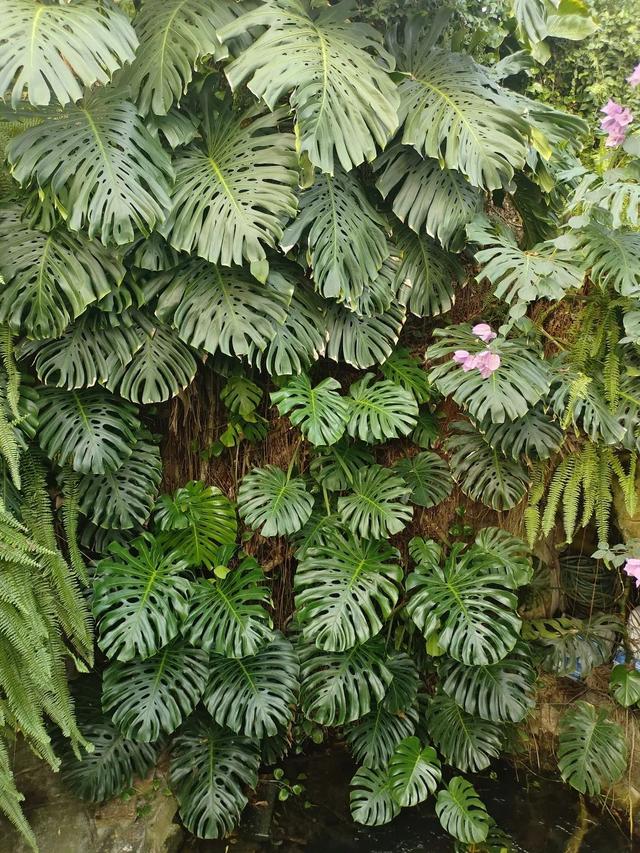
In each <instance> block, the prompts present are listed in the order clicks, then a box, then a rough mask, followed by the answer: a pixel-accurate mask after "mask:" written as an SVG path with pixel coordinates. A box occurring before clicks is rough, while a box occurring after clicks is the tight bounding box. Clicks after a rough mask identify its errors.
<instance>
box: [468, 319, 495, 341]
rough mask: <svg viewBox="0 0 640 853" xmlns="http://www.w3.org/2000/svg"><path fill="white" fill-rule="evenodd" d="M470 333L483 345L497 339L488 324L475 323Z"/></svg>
mask: <svg viewBox="0 0 640 853" xmlns="http://www.w3.org/2000/svg"><path fill="white" fill-rule="evenodd" d="M471 331H472V332H473V334H474V335H475V336H476V337H477V338H480V340H481V341H484V342H485V344H488V343H489V342H490V341H492V340H494V338H497V337H498V336H497V335H496V333H495V332H494V331H493V329H492V328H491V326H490V325H489V324H488V323H477V324H476V325H475V326H474V327H473V329H471Z"/></svg>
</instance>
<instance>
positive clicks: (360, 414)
mask: <svg viewBox="0 0 640 853" xmlns="http://www.w3.org/2000/svg"><path fill="white" fill-rule="evenodd" d="M349 395H350V397H351V400H349V404H350V408H351V414H350V417H349V422H348V423H347V432H348V433H349V435H350V436H351V437H352V438H360V439H361V440H362V441H366V442H368V443H370V444H373V443H375V442H382V441H384V440H385V439H389V438H397V437H398V436H401V435H408V434H409V433H410V432H411V430H412V429H413V427H414V426H415V424H416V420H417V417H418V405H417V403H416V401H415V397H414V396H413V394H411V393H409V392H408V391H405V389H404V388H402V386H401V385H396V384H395V383H394V382H389V381H388V380H386V379H384V380H382V381H379V382H376V381H375V377H374V374H373V373H366V374H365V375H364V376H363V378H362V379H360V380H359V381H358V382H354V383H353V385H352V386H351V387H350V388H349Z"/></svg>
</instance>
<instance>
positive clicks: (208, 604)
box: [182, 557, 272, 658]
mask: <svg viewBox="0 0 640 853" xmlns="http://www.w3.org/2000/svg"><path fill="white" fill-rule="evenodd" d="M192 589H193V591H192V594H191V602H190V605H189V613H188V616H187V618H186V620H185V622H184V624H183V626H182V633H183V634H184V636H185V637H186V638H187V640H188V641H189V642H190V643H191V644H192V645H193V646H197V647H198V648H203V649H206V650H207V651H211V652H214V653H215V654H217V655H224V656H225V657H230V658H243V657H246V656H247V655H255V654H256V653H257V652H258V651H259V650H260V649H261V648H262V647H263V646H264V644H265V643H267V642H268V641H269V640H270V639H271V636H272V631H271V628H270V627H269V614H268V613H267V610H266V607H267V605H268V603H269V588H268V587H267V586H266V584H265V583H264V574H263V573H262V570H261V569H260V567H259V566H258V564H257V563H256V561H255V560H254V559H253V558H252V557H247V558H245V559H244V560H243V561H242V562H241V563H240V565H239V566H238V567H237V568H235V569H234V570H233V571H231V572H229V574H228V575H227V576H226V577H225V578H224V579H222V580H221V579H218V578H210V579H209V578H200V579H199V580H197V581H196V582H195V584H193V588H192Z"/></svg>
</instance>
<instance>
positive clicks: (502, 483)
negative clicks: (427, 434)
mask: <svg viewBox="0 0 640 853" xmlns="http://www.w3.org/2000/svg"><path fill="white" fill-rule="evenodd" d="M445 446H446V448H447V450H448V451H449V453H450V457H449V466H450V468H451V473H452V474H453V478H454V480H456V482H457V483H458V485H459V486H460V488H461V489H462V491H463V492H464V493H465V495H468V496H469V497H470V498H472V499H473V500H475V501H480V502H481V503H483V504H484V505H485V506H488V507H491V508H492V509H496V510H499V511H501V510H505V509H511V508H512V507H514V506H516V504H518V503H520V501H521V500H522V498H523V497H524V496H525V494H526V492H527V487H528V485H529V472H528V470H527V469H526V468H525V467H524V465H523V464H522V462H520V461H518V462H516V461H515V460H513V459H508V458H507V457H506V456H502V455H501V454H500V453H498V451H497V450H494V449H493V448H492V447H491V445H490V444H489V443H488V441H487V439H486V437H485V436H483V435H482V434H481V433H479V432H478V431H477V430H476V429H475V427H474V426H473V425H472V424H470V423H468V422H467V421H455V422H454V423H453V424H452V432H451V434H450V436H449V438H448V439H447V441H446V442H445Z"/></svg>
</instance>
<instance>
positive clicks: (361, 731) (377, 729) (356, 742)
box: [345, 702, 418, 769]
mask: <svg viewBox="0 0 640 853" xmlns="http://www.w3.org/2000/svg"><path fill="white" fill-rule="evenodd" d="M417 722H418V713H417V711H416V710H415V708H408V709H407V711H406V713H403V714H392V713H391V712H390V711H388V710H387V709H386V708H385V707H384V704H383V703H382V702H381V703H380V704H379V705H377V706H376V708H375V709H374V710H373V711H371V712H370V713H369V714H367V715H366V717H363V718H362V719H361V720H358V721H357V722H355V723H351V724H350V725H349V726H348V727H347V728H346V729H345V739H346V741H347V744H348V746H349V749H350V750H351V753H352V755H353V757H354V759H355V760H356V761H357V762H358V763H361V764H364V766H365V767H371V768H374V769H375V768H381V769H382V768H385V767H387V764H388V763H389V759H390V758H391V756H392V755H393V754H394V752H395V749H396V747H397V746H398V744H400V743H401V742H402V740H403V739H404V738H407V737H409V736H410V735H412V734H413V733H414V731H415V728H416V724H417Z"/></svg>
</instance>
